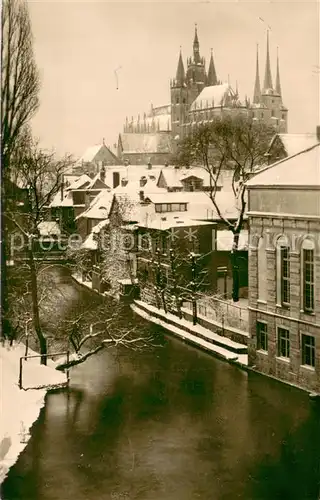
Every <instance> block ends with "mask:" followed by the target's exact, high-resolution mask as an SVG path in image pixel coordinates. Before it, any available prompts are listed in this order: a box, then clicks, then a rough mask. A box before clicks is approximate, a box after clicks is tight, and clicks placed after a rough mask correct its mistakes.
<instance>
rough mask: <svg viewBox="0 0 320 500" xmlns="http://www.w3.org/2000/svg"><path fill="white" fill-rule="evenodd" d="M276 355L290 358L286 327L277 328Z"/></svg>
mask: <svg viewBox="0 0 320 500" xmlns="http://www.w3.org/2000/svg"><path fill="white" fill-rule="evenodd" d="M278 356H280V357H281V358H290V337H289V330H287V329H286V328H278Z"/></svg>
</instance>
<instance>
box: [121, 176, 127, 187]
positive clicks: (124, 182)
mask: <svg viewBox="0 0 320 500" xmlns="http://www.w3.org/2000/svg"><path fill="white" fill-rule="evenodd" d="M127 184H128V179H126V178H122V179H121V186H122V187H125V186H126V185H127Z"/></svg>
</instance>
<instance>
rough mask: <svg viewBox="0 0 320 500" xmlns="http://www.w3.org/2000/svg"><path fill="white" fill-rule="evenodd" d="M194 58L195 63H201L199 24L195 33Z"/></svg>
mask: <svg viewBox="0 0 320 500" xmlns="http://www.w3.org/2000/svg"><path fill="white" fill-rule="evenodd" d="M193 58H194V62H195V63H199V62H201V61H200V45H199V39H198V30H197V24H196V25H195V31H194V40H193Z"/></svg>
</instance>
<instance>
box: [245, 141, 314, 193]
mask: <svg viewBox="0 0 320 500" xmlns="http://www.w3.org/2000/svg"><path fill="white" fill-rule="evenodd" d="M247 186H248V187H249V188H250V187H260V186H268V187H280V186H281V187H291V186H296V187H301V188H303V187H308V188H310V187H313V188H318V189H319V188H320V143H318V144H316V145H314V146H312V147H309V148H308V149H305V150H304V151H300V152H299V153H297V154H294V155H293V156H289V157H288V158H285V159H284V160H281V161H279V162H276V163H274V164H273V165H270V166H269V167H266V168H265V169H264V170H262V171H261V172H260V173H259V174H257V175H255V176H254V177H253V178H252V179H250V180H249V181H248V182H247Z"/></svg>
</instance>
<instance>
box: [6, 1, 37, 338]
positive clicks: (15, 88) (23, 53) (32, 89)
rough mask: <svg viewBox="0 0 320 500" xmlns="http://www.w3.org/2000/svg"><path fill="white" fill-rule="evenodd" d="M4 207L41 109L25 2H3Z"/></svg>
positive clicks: (9, 331)
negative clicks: (24, 141) (27, 133)
mask: <svg viewBox="0 0 320 500" xmlns="http://www.w3.org/2000/svg"><path fill="white" fill-rule="evenodd" d="M1 28H2V33H1V34H2V37H1V166H2V183H1V195H2V196H1V204H2V212H5V210H6V204H7V201H8V191H9V187H10V186H9V185H8V184H9V183H10V173H11V168H12V162H11V158H12V155H13V153H14V152H15V151H16V150H17V149H18V148H19V144H18V142H19V140H20V137H21V134H22V133H23V130H24V127H25V125H26V124H27V123H28V121H29V120H30V118H31V117H32V116H33V115H34V113H35V112H36V110H37V109H38V105H39V100H38V94H39V89H40V82H39V75H38V71H37V67H36V63H35V60H34V54H33V40H32V31H31V23H30V17H29V12H28V7H27V3H26V1H24V0H4V1H3V4H2V12H1ZM1 233H2V238H1V240H2V241H1V267H2V279H1V288H2V335H4V336H5V335H9V336H10V335H11V333H12V332H11V330H12V325H11V322H10V317H9V302H8V282H7V260H8V249H7V244H6V243H7V241H8V230H7V225H6V220H5V219H4V220H3V224H2V228H1Z"/></svg>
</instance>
